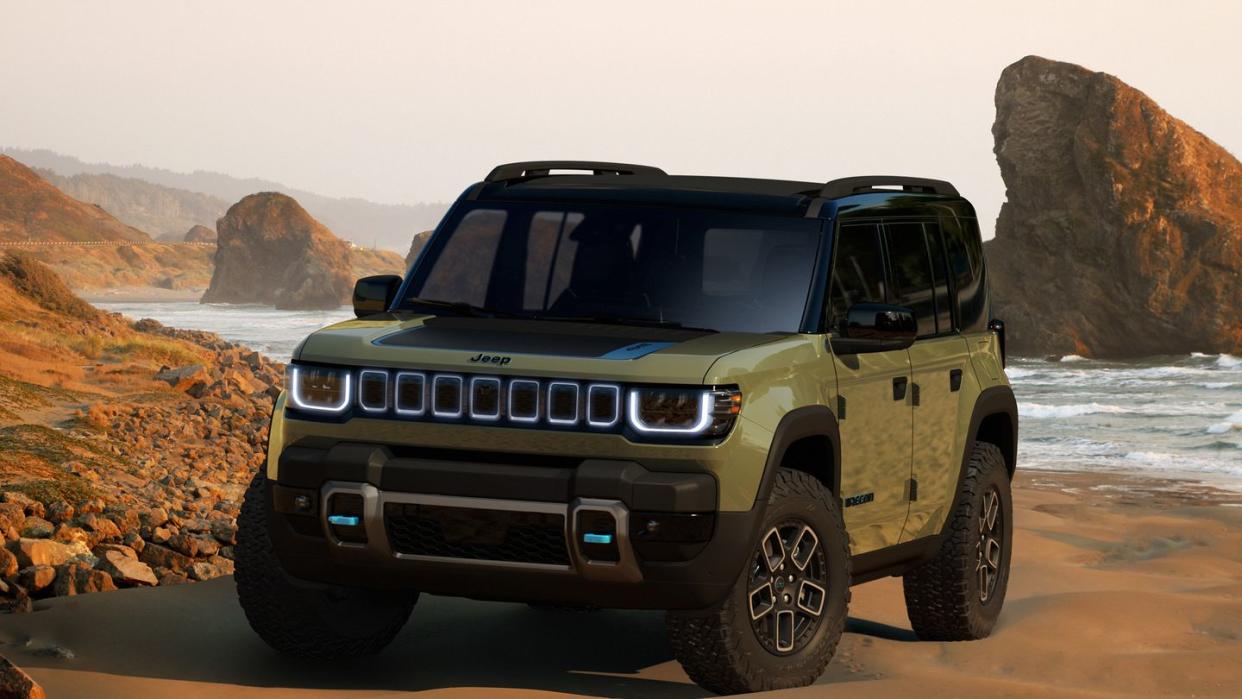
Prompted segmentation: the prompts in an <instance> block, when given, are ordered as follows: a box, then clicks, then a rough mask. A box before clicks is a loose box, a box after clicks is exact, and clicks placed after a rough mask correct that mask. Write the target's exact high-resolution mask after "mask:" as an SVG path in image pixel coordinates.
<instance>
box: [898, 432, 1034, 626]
mask: <svg viewBox="0 0 1242 699" xmlns="http://www.w3.org/2000/svg"><path fill="white" fill-rule="evenodd" d="M950 518H951V519H950V521H949V524H948V528H947V529H946V533H945V538H944V541H943V542H942V543H941V545H940V551H939V552H938V553H937V554H936V557H935V558H933V559H932V560H931V561H928V562H927V563H924V564H923V565H921V566H919V567H918V568H915V569H914V570H912V571H910V572H909V573H906V574H905V576H904V578H903V581H902V583H903V587H904V589H905V595H906V614H907V616H909V617H910V625H911V626H912V627H913V628H914V633H915V634H917V635H918V637H919V638H920V639H922V640H925V641H969V640H975V639H979V638H985V637H987V636H988V634H990V633H992V629H993V628H994V627H995V626H996V620H997V618H998V617H999V616H1000V612H1001V607H1002V606H1003V605H1004V603H1005V591H1006V590H1007V589H1008V587H1009V560H1010V555H1011V551H1012V548H1013V500H1012V496H1011V494H1010V487H1009V470H1008V468H1007V467H1006V466H1005V458H1004V456H1002V455H1001V451H1000V449H998V448H997V447H996V446H995V445H993V444H988V443H987V442H977V443H976V444H975V447H974V451H972V452H971V455H970V463H969V464H968V465H967V467H966V477H965V478H964V479H963V480H962V484H961V489H960V491H959V492H958V496H957V503H956V505H954V508H953V512H952V513H951V514H950Z"/></svg>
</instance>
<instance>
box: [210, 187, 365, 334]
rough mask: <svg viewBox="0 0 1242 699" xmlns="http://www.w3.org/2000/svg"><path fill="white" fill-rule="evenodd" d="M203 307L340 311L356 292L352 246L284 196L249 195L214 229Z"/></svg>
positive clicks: (271, 193)
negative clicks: (252, 305) (263, 306)
mask: <svg viewBox="0 0 1242 699" xmlns="http://www.w3.org/2000/svg"><path fill="white" fill-rule="evenodd" d="M216 232H217V234H218V239H217V247H216V256H215V271H214V273H213V274H212V277H211V286H210V287H209V288H208V289H207V293H206V294H204V295H203V299H202V300H203V303H264V304H273V305H275V306H276V307H277V308H288V309H300V308H336V307H338V306H340V305H341V304H343V303H345V302H346V301H347V300H348V299H349V298H350V294H351V293H352V291H353V278H352V274H351V263H352V260H351V255H350V248H349V245H348V244H347V243H346V242H345V241H343V240H341V239H339V238H337V237H336V236H335V235H333V234H332V231H330V230H328V229H327V227H325V226H324V225H323V224H321V223H319V222H318V221H316V220H315V219H314V218H311V215H310V214H308V213H306V210H305V209H303V208H302V207H301V206H300V205H298V203H297V202H296V201H294V200H293V199H292V198H291V197H289V196H286V195H284V194H277V193H274V192H264V193H260V194H251V195H250V196H248V197H245V198H244V199H242V200H241V201H239V202H237V203H236V204H234V205H233V206H231V207H230V208H229V210H228V213H226V214H225V215H224V217H223V218H221V219H220V220H219V221H218V222H217V223H216Z"/></svg>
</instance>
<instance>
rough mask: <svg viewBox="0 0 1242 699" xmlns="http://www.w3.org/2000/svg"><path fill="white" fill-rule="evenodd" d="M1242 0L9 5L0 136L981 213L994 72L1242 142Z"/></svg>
mask: <svg viewBox="0 0 1242 699" xmlns="http://www.w3.org/2000/svg"><path fill="white" fill-rule="evenodd" d="M1239 28H1242V3H1237V2H1223V1H1221V2H1191V1H1187V0H1180V1H1179V2H1176V3H1171V4H1170V3H1168V2H1167V1H1165V2H1116V3H1112V2H1084V1H1081V0H1080V1H1079V2H1045V3H1041V2H1035V1H1033V0H1027V1H1026V2H1021V3H1005V2H969V3H965V2H962V3H958V2H947V1H945V0H940V1H938V2H926V1H925V2H911V3H907V2H899V1H894V0H886V1H883V2H842V3H829V2H819V3H810V2H799V3H792V2H791V3H780V2H762V3H759V2H756V3H738V2H721V1H719V0H717V1H714V2H684V3H678V2H672V1H671V0H664V1H658V2H636V1H634V0H625V1H624V2H612V3H603V2H581V1H578V2H542V3H535V2H513V1H512V0H510V1H508V2H460V1H458V2H443V3H439V2H437V3H432V2H417V3H416V2H404V3H396V2H393V3H380V2H375V3H368V2H337V3H330V4H329V3H314V2H307V1H306V0H302V1H299V2H262V1H250V2H223V1H221V0H213V1H212V2H199V3H189V2H166V1H161V2H150V3H147V2H119V1H118V2H74V3H60V2H48V1H46V0H40V1H38V2H14V1H12V0H0V145H7V146H14V147H25V148H36V147H38V148H49V149H52V150H56V151H60V152H62V153H65V154H69V155H74V156H77V157H80V158H82V159H84V160H89V161H103V162H111V163H115V164H127V163H142V164H145V165H152V166H157V167H164V168H169V169H173V170H181V171H189V170H195V169H204V170H215V171H220V172H225V173H228V174H232V175H237V176H256V177H264V178H269V179H274V180H277V181H280V182H284V183H285V184H287V185H289V186H292V187H299V188H304V189H309V190H313V191H317V192H321V193H323V194H328V195H336V196H360V197H365V198H368V199H372V200H376V201H385V202H418V201H434V200H449V199H452V198H453V197H455V196H456V195H457V194H458V193H460V191H461V190H462V189H463V188H464V187H465V186H466V185H468V184H469V183H471V182H474V181H477V180H478V179H481V178H482V176H483V175H484V174H485V173H486V172H487V171H488V170H489V169H490V168H491V167H492V166H493V165H495V164H497V163H500V162H505V161H512V160H525V159H542V158H550V157H551V158H590V159H611V160H622V161H631V162H640V163H649V164H653V165H659V166H661V167H663V168H665V169H666V170H668V171H669V172H672V173H687V174H690V173H693V174H711V175H744V176H758V177H776V178H790V179H806V180H812V181H821V180H828V179H831V178H834V177H840V176H845V175H853V174H870V173H883V174H888V173H903V174H914V175H924V176H931V177H942V178H947V179H950V180H952V181H953V182H955V183H956V184H957V185H958V188H959V189H960V190H961V191H962V192H963V193H964V194H965V195H966V196H968V197H970V198H971V199H972V200H973V201H974V202H975V204H976V206H977V207H978V209H979V213H980V217H981V218H982V219H983V220H984V227H985V229H986V230H990V229H991V224H992V221H993V220H994V218H995V215H996V212H997V210H998V209H999V207H1000V203H1001V201H1002V200H1003V199H1004V186H1003V183H1002V182H1001V178H1000V174H999V172H998V170H997V167H996V162H995V160H994V158H993V156H992V136H991V130H990V129H991V125H992V119H993V115H994V114H993V104H992V96H993V90H994V88H995V85H996V79H997V76H998V75H999V73H1000V71H1001V69H1002V68H1004V67H1005V66H1006V65H1008V64H1009V63H1011V62H1013V61H1015V60H1017V59H1019V58H1021V57H1022V56H1024V55H1026V54H1030V53H1037V54H1040V55H1044V56H1047V57H1050V58H1055V59H1060V60H1067V61H1072V62H1076V63H1081V64H1083V65H1086V66H1087V67H1089V68H1092V69H1095V70H1103V71H1107V72H1110V73H1113V74H1116V75H1118V76H1119V77H1121V78H1122V79H1123V80H1125V81H1127V82H1129V83H1130V84H1132V85H1135V86H1136V87H1138V88H1140V89H1142V90H1144V91H1145V92H1147V93H1148V94H1149V95H1151V96H1152V97H1153V98H1155V99H1156V100H1157V101H1158V102H1159V103H1160V104H1161V105H1163V106H1164V107H1165V108H1166V109H1168V110H1169V111H1170V112H1172V113H1173V114H1174V115H1176V116H1178V117H1181V118H1182V119H1184V120H1186V121H1187V122H1189V123H1190V124H1191V125H1192V126H1194V127H1196V128H1198V129H1199V130H1201V131H1203V132H1204V133H1206V134H1207V135H1208V136H1209V137H1211V138H1213V139H1215V140H1216V141H1217V142H1219V143H1221V144H1222V145H1224V146H1225V147H1226V148H1228V149H1230V151H1231V152H1233V153H1234V154H1238V153H1240V152H1242V46H1240V44H1242V40H1240V39H1239Z"/></svg>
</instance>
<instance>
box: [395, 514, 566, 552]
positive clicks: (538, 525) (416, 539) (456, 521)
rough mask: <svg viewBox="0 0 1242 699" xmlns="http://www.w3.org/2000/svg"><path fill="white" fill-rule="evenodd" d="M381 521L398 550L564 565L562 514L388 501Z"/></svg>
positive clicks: (563, 517)
mask: <svg viewBox="0 0 1242 699" xmlns="http://www.w3.org/2000/svg"><path fill="white" fill-rule="evenodd" d="M384 525H385V528H386V529H387V531H388V542H389V544H390V545H391V546H392V550H393V551H395V552H397V553H400V554H406V555H413V556H436V557H440V558H461V559H466V560H474V561H499V562H506V563H534V564H542V565H555V566H569V551H568V549H567V548H566V545H565V516H564V515H562V514H555V513H547V512H515V511H510V510H485V509H477V508H466V507H445V506H440V505H419V504H401V503H387V504H385V505H384Z"/></svg>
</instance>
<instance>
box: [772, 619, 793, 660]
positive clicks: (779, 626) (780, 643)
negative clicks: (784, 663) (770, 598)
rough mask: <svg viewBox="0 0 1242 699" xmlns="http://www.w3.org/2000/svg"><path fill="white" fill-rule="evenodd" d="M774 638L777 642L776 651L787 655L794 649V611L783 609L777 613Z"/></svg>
mask: <svg viewBox="0 0 1242 699" xmlns="http://www.w3.org/2000/svg"><path fill="white" fill-rule="evenodd" d="M774 628H775V630H774V632H773V633H774V638H773V640H775V641H776V650H778V651H780V652H782V653H787V652H789V651H791V650H793V649H794V628H795V624H794V613H793V610H792V609H782V610H780V611H779V612H777V613H776V624H775V625H774Z"/></svg>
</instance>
